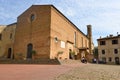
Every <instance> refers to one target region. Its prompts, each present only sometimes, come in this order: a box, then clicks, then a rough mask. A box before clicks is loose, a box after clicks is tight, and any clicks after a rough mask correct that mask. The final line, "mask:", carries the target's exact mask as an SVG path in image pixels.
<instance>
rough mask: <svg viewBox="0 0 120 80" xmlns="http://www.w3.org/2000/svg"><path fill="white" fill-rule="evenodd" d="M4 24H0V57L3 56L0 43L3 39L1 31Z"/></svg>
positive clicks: (0, 43)
mask: <svg viewBox="0 0 120 80" xmlns="http://www.w3.org/2000/svg"><path fill="white" fill-rule="evenodd" d="M5 27H6V26H5V25H0V38H1V39H0V57H2V56H3V48H2V47H3V44H2V41H3V39H2V32H3V30H4V29H5Z"/></svg>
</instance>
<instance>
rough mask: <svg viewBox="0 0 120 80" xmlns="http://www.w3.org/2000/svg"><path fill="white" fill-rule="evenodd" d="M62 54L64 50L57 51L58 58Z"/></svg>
mask: <svg viewBox="0 0 120 80" xmlns="http://www.w3.org/2000/svg"><path fill="white" fill-rule="evenodd" d="M61 54H63V51H58V53H57V58H58V56H59V55H61ZM60 59H61V58H60Z"/></svg>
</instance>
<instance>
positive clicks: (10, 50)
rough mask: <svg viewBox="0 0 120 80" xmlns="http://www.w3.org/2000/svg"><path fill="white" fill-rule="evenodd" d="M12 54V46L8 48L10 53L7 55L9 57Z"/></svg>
mask: <svg viewBox="0 0 120 80" xmlns="http://www.w3.org/2000/svg"><path fill="white" fill-rule="evenodd" d="M11 54H12V49H11V48H8V55H7V58H9V59H10V58H11Z"/></svg>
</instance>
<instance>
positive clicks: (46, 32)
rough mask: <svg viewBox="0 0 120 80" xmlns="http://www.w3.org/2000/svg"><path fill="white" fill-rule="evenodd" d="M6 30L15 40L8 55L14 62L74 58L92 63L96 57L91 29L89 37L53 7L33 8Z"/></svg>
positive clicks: (8, 48)
mask: <svg viewBox="0 0 120 80" xmlns="http://www.w3.org/2000/svg"><path fill="white" fill-rule="evenodd" d="M9 28H11V29H12V30H13V31H12V33H11V32H10V31H9V30H10V29H9ZM6 29H8V34H6V35H7V36H8V38H10V37H9V35H10V36H11V34H12V37H14V38H12V39H9V41H10V42H9V41H7V42H8V43H9V44H10V45H9V44H8V46H7V47H6V48H5V49H6V51H7V52H6V51H5V53H4V54H8V55H10V54H11V55H10V56H11V57H10V58H15V59H19V58H20V59H21V57H22V59H32V58H35V59H55V58H59V59H71V57H72V55H74V57H75V58H76V59H80V58H81V57H83V56H84V57H86V58H87V59H90V58H91V56H92V47H93V44H92V30H91V25H87V29H88V33H87V35H85V34H84V33H83V32H82V31H80V30H79V29H78V28H77V27H76V26H75V25H74V24H73V23H72V22H71V21H70V20H69V19H68V18H66V17H65V16H64V15H63V14H62V13H61V12H60V11H59V10H58V9H56V8H55V7H54V6H53V5H32V6H31V7H30V8H29V9H27V10H26V11H25V12H23V13H22V14H21V15H20V16H18V18H17V23H14V24H12V25H9V27H6ZM5 39H6V38H5ZM6 40H7V39H6ZM6 44H7V43H6ZM9 50H10V51H11V53H10V52H9ZM33 54H34V55H33Z"/></svg>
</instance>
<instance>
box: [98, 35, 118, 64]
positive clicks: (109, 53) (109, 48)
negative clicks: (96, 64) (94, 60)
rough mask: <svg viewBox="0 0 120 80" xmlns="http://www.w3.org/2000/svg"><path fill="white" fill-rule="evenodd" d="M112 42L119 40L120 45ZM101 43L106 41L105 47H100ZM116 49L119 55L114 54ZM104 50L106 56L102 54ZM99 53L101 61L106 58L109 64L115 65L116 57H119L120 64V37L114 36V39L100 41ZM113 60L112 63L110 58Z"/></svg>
mask: <svg viewBox="0 0 120 80" xmlns="http://www.w3.org/2000/svg"><path fill="white" fill-rule="evenodd" d="M112 40H118V44H112ZM100 41H105V42H106V44H105V45H100ZM114 49H117V50H118V53H117V54H115V53H114ZM102 50H105V54H102ZM98 53H99V60H100V61H103V59H102V58H106V62H107V63H115V57H119V62H120V37H119V36H113V37H107V38H103V39H102V38H101V39H98ZM110 57H111V58H112V59H111V61H109V58H110Z"/></svg>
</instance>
